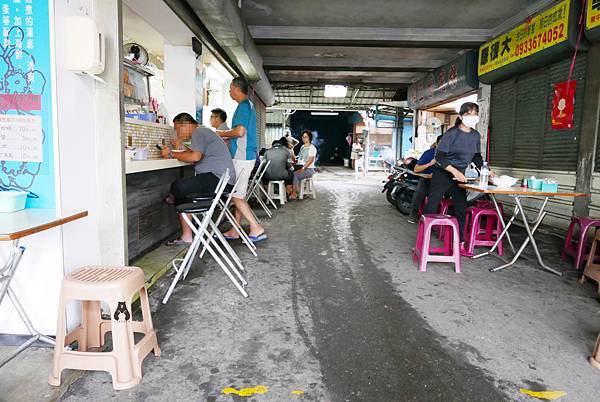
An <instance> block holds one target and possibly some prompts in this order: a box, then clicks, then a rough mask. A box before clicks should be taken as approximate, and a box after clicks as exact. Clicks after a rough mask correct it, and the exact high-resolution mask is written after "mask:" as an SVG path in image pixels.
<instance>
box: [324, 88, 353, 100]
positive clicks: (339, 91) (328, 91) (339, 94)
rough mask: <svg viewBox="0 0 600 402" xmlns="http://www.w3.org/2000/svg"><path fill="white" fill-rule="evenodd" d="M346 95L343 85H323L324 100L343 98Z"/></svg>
mask: <svg viewBox="0 0 600 402" xmlns="http://www.w3.org/2000/svg"><path fill="white" fill-rule="evenodd" d="M347 93H348V87H347V86H345V85H325V94H324V96H325V97H326V98H345V97H346V94H347Z"/></svg>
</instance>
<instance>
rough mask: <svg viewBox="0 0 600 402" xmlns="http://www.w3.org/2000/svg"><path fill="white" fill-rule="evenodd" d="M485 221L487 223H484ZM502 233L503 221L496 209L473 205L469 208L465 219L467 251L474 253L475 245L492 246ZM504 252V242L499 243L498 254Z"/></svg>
mask: <svg viewBox="0 0 600 402" xmlns="http://www.w3.org/2000/svg"><path fill="white" fill-rule="evenodd" d="M484 217H485V218H486V219H485V222H484V219H483V218H484ZM484 223H485V225H483V224H484ZM500 233H502V223H501V222H500V219H499V217H498V212H496V209H488V208H478V207H471V208H469V209H467V216H466V221H465V240H466V251H467V252H468V253H469V254H473V252H474V250H475V247H492V246H493V245H494V244H495V243H496V240H498V236H500ZM503 254H504V247H503V244H502V242H500V243H499V244H498V255H503Z"/></svg>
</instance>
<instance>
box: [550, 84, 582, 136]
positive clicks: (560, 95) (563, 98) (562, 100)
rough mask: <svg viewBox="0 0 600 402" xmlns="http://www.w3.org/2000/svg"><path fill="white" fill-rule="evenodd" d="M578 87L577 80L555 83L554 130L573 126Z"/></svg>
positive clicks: (553, 100) (553, 99)
mask: <svg viewBox="0 0 600 402" xmlns="http://www.w3.org/2000/svg"><path fill="white" fill-rule="evenodd" d="M576 88H577V81H576V80H572V81H566V82H561V83H558V84H554V97H553V98H552V130H569V129H572V128H573V111H574V110H575V89H576Z"/></svg>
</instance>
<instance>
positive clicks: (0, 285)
mask: <svg viewBox="0 0 600 402" xmlns="http://www.w3.org/2000/svg"><path fill="white" fill-rule="evenodd" d="M87 214H88V213H87V211H83V212H78V213H73V214H61V213H60V212H59V211H56V210H54V209H24V210H22V211H18V212H13V213H0V241H12V247H11V251H10V253H9V255H8V258H7V259H6V262H5V264H4V266H2V267H0V304H1V303H2V301H3V300H4V296H5V295H8V297H9V299H10V300H11V301H12V303H13V305H14V306H15V309H16V310H17V313H18V314H19V317H21V320H22V321H23V323H24V324H25V326H26V327H27V330H28V331H29V333H30V334H31V338H29V339H28V340H27V341H26V342H25V343H23V344H22V345H21V346H19V347H18V348H17V349H16V350H15V351H14V352H13V353H11V354H10V355H9V356H7V357H6V358H4V359H3V360H0V367H2V366H4V365H5V364H6V363H8V362H9V361H11V360H12V359H14V358H15V357H16V356H18V355H19V354H20V353H21V352H23V351H24V350H25V349H27V348H28V347H30V346H31V345H33V344H34V343H35V342H36V341H38V340H39V341H42V342H45V343H48V344H50V345H54V343H55V342H54V340H53V339H52V338H49V337H47V336H46V335H44V334H42V333H40V332H39V331H38V330H37V329H35V327H34V326H33V324H32V322H31V320H30V319H29V317H28V316H27V312H26V311H25V309H24V308H23V306H22V305H21V303H20V302H19V299H18V297H17V295H16V293H15V292H14V291H13V290H12V289H11V287H10V283H11V281H12V279H13V278H14V276H15V272H16V270H17V268H18V267H19V261H20V260H21V257H22V256H23V253H24V252H25V247H24V246H20V245H19V240H20V239H22V238H23V237H25V236H30V235H32V234H34V233H39V232H42V231H44V230H48V229H52V228H55V227H58V226H61V225H64V224H65V223H68V222H72V221H74V220H77V219H81V218H83V217H85V216H87Z"/></svg>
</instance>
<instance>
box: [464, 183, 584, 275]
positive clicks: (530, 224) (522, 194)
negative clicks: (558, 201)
mask: <svg viewBox="0 0 600 402" xmlns="http://www.w3.org/2000/svg"><path fill="white" fill-rule="evenodd" d="M461 187H463V188H465V189H468V190H471V191H478V192H481V193H484V194H488V195H489V196H490V197H491V198H492V201H493V203H494V206H495V208H496V211H497V212H498V215H499V216H500V219H501V222H502V226H503V230H502V233H501V234H500V235H499V236H498V239H497V240H496V243H495V244H494V245H493V246H492V248H491V249H490V250H488V251H486V252H485V253H481V254H478V255H475V256H473V257H472V258H474V259H475V258H481V257H484V256H488V255H491V256H494V257H497V258H500V257H499V256H497V255H495V254H493V253H494V251H495V250H496V248H497V247H498V244H500V242H501V241H502V239H503V238H504V237H507V239H510V238H509V237H508V236H509V235H508V229H509V228H510V227H511V225H512V224H513V223H514V221H515V219H517V217H519V216H520V218H521V220H522V222H523V226H524V227H525V231H526V232H527V238H526V239H525V241H524V242H523V244H521V247H519V249H518V250H517V251H516V253H515V255H514V256H513V258H512V260H510V261H504V259H502V258H500V259H501V260H502V261H503V262H504V264H503V265H501V266H499V267H496V268H492V269H490V272H496V271H500V270H502V269H505V268H508V267H510V266H513V265H514V264H515V263H516V262H517V260H518V259H519V258H520V257H521V254H523V251H524V250H525V248H526V247H527V245H528V244H529V243H531V245H532V246H533V250H534V251H535V255H536V257H537V260H538V262H539V264H540V266H541V267H542V269H543V270H545V271H548V272H552V273H553V274H556V275H559V276H562V273H561V272H559V271H557V270H555V269H554V268H551V267H549V266H548V265H546V263H545V262H544V259H543V258H542V255H541V254H540V250H539V248H538V245H537V243H536V241H535V238H534V234H535V232H536V231H537V229H538V228H539V226H540V224H541V223H542V221H543V220H544V217H545V216H546V214H547V211H546V207H547V205H548V200H549V199H550V198H554V197H587V196H588V195H587V194H582V193H574V192H561V191H558V192H548V191H541V190H533V189H529V188H519V187H510V188H499V187H495V186H489V187H488V188H487V189H486V190H483V189H481V188H479V186H477V185H471V184H462V185H461ZM497 195H504V196H508V197H512V198H513V199H514V200H515V204H516V205H515V210H514V212H513V215H512V217H511V218H510V219H509V221H508V223H506V222H505V221H504V218H503V216H502V213H501V211H500V208H499V206H498V202H497V200H496V196H497ZM532 197H543V198H544V201H543V203H542V205H541V207H540V208H539V211H538V213H537V216H536V217H535V218H534V219H533V220H528V219H527V215H526V213H525V209H524V208H523V203H522V200H523V199H525V198H532ZM511 245H512V244H511ZM513 251H514V249H513Z"/></svg>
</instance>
